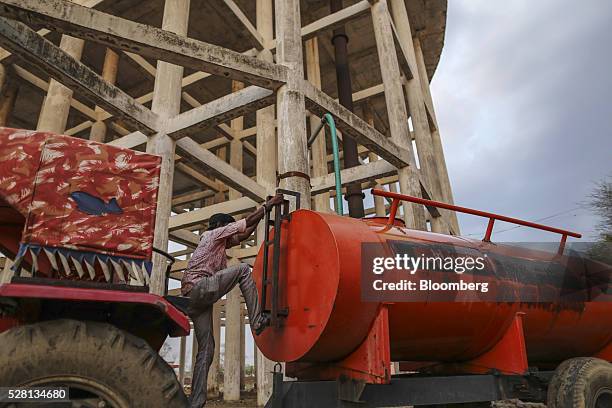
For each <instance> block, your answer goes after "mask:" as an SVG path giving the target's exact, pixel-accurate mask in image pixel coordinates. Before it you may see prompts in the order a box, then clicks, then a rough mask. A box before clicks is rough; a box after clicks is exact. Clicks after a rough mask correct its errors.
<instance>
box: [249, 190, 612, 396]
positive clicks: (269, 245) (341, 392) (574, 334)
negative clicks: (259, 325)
mask: <svg viewBox="0 0 612 408" xmlns="http://www.w3.org/2000/svg"><path fill="white" fill-rule="evenodd" d="M373 194H374V195H380V196H384V197H386V198H388V199H389V200H390V201H391V205H390V215H389V216H388V217H375V218H366V219H355V218H349V217H343V216H339V215H335V214H327V213H320V212H315V211H310V210H306V209H299V210H297V211H294V212H291V213H289V211H288V210H287V209H284V210H283V211H282V212H281V209H277V210H276V216H275V220H274V223H272V222H269V221H268V222H266V225H268V226H269V228H270V230H268V231H267V232H266V240H265V242H264V244H263V245H262V247H261V248H260V250H259V253H258V256H257V259H256V261H255V265H254V275H255V278H256V281H257V282H258V285H259V290H260V293H261V294H262V302H263V305H264V308H265V310H266V312H267V313H269V314H270V317H271V319H270V321H271V327H270V328H269V329H267V330H266V331H264V332H263V333H262V334H261V335H260V336H256V337H255V341H256V343H257V346H258V347H259V349H260V350H261V351H262V352H263V354H264V355H265V356H266V357H268V358H269V359H271V360H273V361H277V362H284V363H285V365H284V372H283V368H282V366H281V365H280V364H277V365H276V367H275V374H274V391H273V394H272V398H271V399H270V401H269V403H268V405H267V406H268V407H291V408H294V407H300V408H301V407H304V408H305V407H337V406H343V407H344V406H346V407H391V406H428V407H433V406H435V407H451V406H452V407H489V406H490V404H491V401H499V400H511V399H519V400H522V401H531V402H536V403H547V404H548V405H547V406H548V407H549V408H610V407H612V365H611V364H610V361H612V303H610V300H612V291H611V286H610V276H611V273H610V271H611V269H610V265H609V264H605V263H603V262H600V261H595V260H592V259H589V258H588V257H586V256H582V255H579V254H576V253H574V251H570V250H568V248H566V246H567V243H566V241H567V238H568V237H574V238H580V234H577V233H574V232H571V231H566V230H562V229H557V228H552V227H548V226H544V225H539V224H535V223H531V222H528V221H524V220H520V219H515V218H510V217H506V216H502V215H498V214H493V213H488V212H483V211H478V210H473V209H469V208H465V207H458V206H454V205H449V204H446V203H441V202H435V201H432V200H427V199H423V198H418V197H411V196H407V195H402V194H397V193H392V192H387V191H381V190H374V191H373ZM401 202H412V203H415V204H418V205H425V206H426V207H428V208H432V207H436V208H439V209H441V210H443V211H459V212H464V213H468V214H472V215H476V216H481V217H486V218H488V220H489V221H488V227H487V231H486V233H485V236H484V238H483V239H482V240H474V239H467V238H463V237H457V236H451V235H442V234H437V233H433V232H428V231H419V230H414V229H408V228H406V227H405V226H404V224H403V222H402V221H400V220H399V219H398V218H399V217H396V215H397V214H398V208H399V207H400V206H399V204H400V203H401ZM298 203H299V200H298ZM297 206H298V207H299V204H297ZM496 221H504V222H510V223H514V224H517V225H521V226H525V227H529V228H536V229H540V230H545V231H548V232H550V233H551V234H554V235H556V236H560V239H559V241H558V243H557V244H556V245H555V247H554V250H552V251H546V250H543V249H538V248H526V247H517V246H511V245H504V244H499V243H494V242H492V240H491V234H492V231H493V226H494V223H495V222H496ZM272 224H273V227H272ZM407 255H411V256H412V260H413V261H415V258H416V261H417V262H414V263H419V265H420V266H417V267H416V268H410V265H408V266H407V267H406V268H404V269H401V268H398V265H401V266H402V268H403V267H405V266H406V265H404V264H403V263H402V262H403V261H406V258H407ZM466 257H469V258H471V259H474V260H475V261H474V262H472V263H471V264H472V265H473V267H474V269H475V271H474V273H472V274H468V273H467V272H465V270H464V269H465V267H466V266H467V263H466V262H462V263H461V269H460V270H457V266H458V265H459V264H458V263H457V262H455V264H454V265H453V267H454V269H455V271H449V270H445V268H444V267H442V266H441V265H442V264H441V263H437V264H436V263H434V265H429V266H428V267H424V266H423V265H425V262H426V261H428V260H429V258H433V259H438V258H443V259H447V260H450V261H453V260H454V261H456V260H457V259H459V258H462V259H465V258H466ZM381 260H383V261H384V262H383V261H381ZM385 263H388V264H389V265H386V266H388V267H389V269H390V270H388V271H386V272H384V273H383V272H382V270H383V269H384V268H383V267H384V266H385ZM451 263H452V262H451ZM457 272H460V273H457ZM412 281H414V282H413V283H414V285H411V283H410V282H412ZM423 282H424V283H423ZM383 284H386V285H387V286H384V285H383ZM419 284H420V285H422V286H420V287H419ZM384 287H386V288H387V289H389V288H391V289H392V290H387V291H385V290H382V288H384ZM411 287H412V290H410V288H411ZM391 292H393V293H391ZM398 293H400V294H398ZM392 362H398V363H399V369H398V370H397V372H395V373H392V372H391V367H392ZM396 367H397V364H396ZM288 377H289V378H288Z"/></svg>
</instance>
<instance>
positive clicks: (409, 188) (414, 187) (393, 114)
mask: <svg viewBox="0 0 612 408" xmlns="http://www.w3.org/2000/svg"><path fill="white" fill-rule="evenodd" d="M372 20H373V25H374V35H375V37H376V48H377V50H378V59H379V63H380V71H381V74H382V79H383V84H384V86H385V102H386V105H387V115H388V117H389V130H390V131H391V140H393V142H394V143H396V144H397V145H398V146H400V147H403V148H405V149H407V150H410V151H412V145H411V142H410V130H409V129H408V112H407V110H406V104H405V102H404V92H403V89H402V82H401V75H400V69H399V62H398V60H397V54H396V51H395V44H394V42H393V32H392V29H391V20H390V16H389V9H388V7H387V1H386V0H379V1H377V2H375V3H374V4H373V5H372ZM397 173H398V178H399V185H400V191H401V192H402V193H404V194H408V195H412V196H416V197H421V186H420V184H419V177H418V173H417V170H416V163H415V159H414V156H413V155H412V157H411V160H410V165H409V166H406V167H404V168H401V169H399V170H398V172H397ZM403 208H404V220H405V222H406V226H407V227H408V228H416V229H420V230H425V229H426V223H425V213H424V211H423V207H422V206H420V205H416V204H412V203H406V202H404V203H403Z"/></svg>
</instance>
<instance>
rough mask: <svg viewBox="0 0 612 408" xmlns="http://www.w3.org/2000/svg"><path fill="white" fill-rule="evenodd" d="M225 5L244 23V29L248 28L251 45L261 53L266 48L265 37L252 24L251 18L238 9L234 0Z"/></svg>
mask: <svg viewBox="0 0 612 408" xmlns="http://www.w3.org/2000/svg"><path fill="white" fill-rule="evenodd" d="M223 2H224V3H225V5H226V6H227V7H228V8H229V9H230V10H231V11H232V13H234V15H235V16H236V18H237V19H238V20H239V21H240V23H242V25H243V26H244V28H246V30H247V33H248V34H249V40H250V41H251V45H252V46H253V47H255V48H256V49H257V50H259V51H261V50H263V49H264V48H265V46H264V41H263V37H262V36H261V34H259V32H257V29H256V28H255V26H254V25H253V23H251V21H250V20H249V18H248V17H247V16H246V15H245V14H244V12H243V11H242V10H241V9H240V7H238V5H237V4H236V3H235V2H234V0H223Z"/></svg>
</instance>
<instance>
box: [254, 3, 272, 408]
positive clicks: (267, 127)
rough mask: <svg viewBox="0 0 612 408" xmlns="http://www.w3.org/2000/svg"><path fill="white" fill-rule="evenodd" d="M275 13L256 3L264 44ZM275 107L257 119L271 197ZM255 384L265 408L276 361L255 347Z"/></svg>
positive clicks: (260, 178) (261, 174)
mask: <svg viewBox="0 0 612 408" xmlns="http://www.w3.org/2000/svg"><path fill="white" fill-rule="evenodd" d="M273 15H274V11H273V8H272V0H257V2H256V20H257V21H256V25H257V31H258V32H259V34H261V36H262V38H263V39H264V41H271V40H272V39H273V33H274V21H273ZM258 57H259V58H261V59H263V60H265V61H268V62H272V61H273V57H272V54H271V53H270V52H269V51H268V50H264V51H262V52H261V53H259V56H258ZM274 109H275V108H274V106H268V107H267V108H264V109H260V110H258V111H257V113H256V119H257V136H256V137H257V159H256V168H257V175H256V177H257V182H258V183H259V184H260V185H262V186H264V187H265V188H266V190H267V191H268V194H269V195H272V194H273V193H274V190H275V189H276V169H277V158H276V155H277V143H276V125H275V124H274ZM263 228H264V225H263V223H260V224H259V227H258V228H257V242H258V243H259V244H261V243H262V242H263V236H264V235H263V234H264V230H263ZM254 360H255V376H256V378H255V382H256V387H257V405H258V406H263V405H265V403H266V402H268V399H269V398H270V395H272V374H270V373H271V371H272V368H273V362H272V361H270V360H268V359H267V358H266V357H265V356H264V355H263V354H262V353H261V351H259V349H258V348H257V344H255V355H254Z"/></svg>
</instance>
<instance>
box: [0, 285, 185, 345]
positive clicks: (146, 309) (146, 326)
mask: <svg viewBox="0 0 612 408" xmlns="http://www.w3.org/2000/svg"><path fill="white" fill-rule="evenodd" d="M30 279H32V278H30ZM24 280H25V279H24ZM32 280H34V279H32ZM51 282H53V283H51V284H39V283H9V284H3V285H0V332H2V331H4V330H7V329H9V328H11V327H14V326H19V325H22V324H30V323H35V322H39V321H46V320H54V319H75V320H82V321H98V322H105V323H109V324H112V325H114V326H116V327H118V328H120V329H122V330H125V331H126V332H128V333H131V334H133V335H135V336H138V337H140V338H143V339H144V340H146V341H147V342H148V343H149V345H150V346H151V347H152V348H153V349H155V350H159V349H160V348H161V346H162V344H163V343H164V341H165V339H166V337H167V336H171V337H178V336H186V335H188V334H189V332H190V326H189V319H188V318H187V316H186V315H185V314H184V313H183V312H182V311H180V310H179V309H178V308H177V307H175V306H174V305H173V304H171V303H170V302H169V301H168V300H167V299H166V298H164V297H162V296H158V295H154V294H151V293H146V292H140V291H134V290H127V288H124V289H122V290H116V289H113V288H112V287H111V286H108V285H104V284H100V287H102V288H96V287H93V285H95V284H92V287H87V288H84V287H73V286H69V285H70V284H71V283H72V284H74V282H71V281H51ZM128 288H129V287H128Z"/></svg>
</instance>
